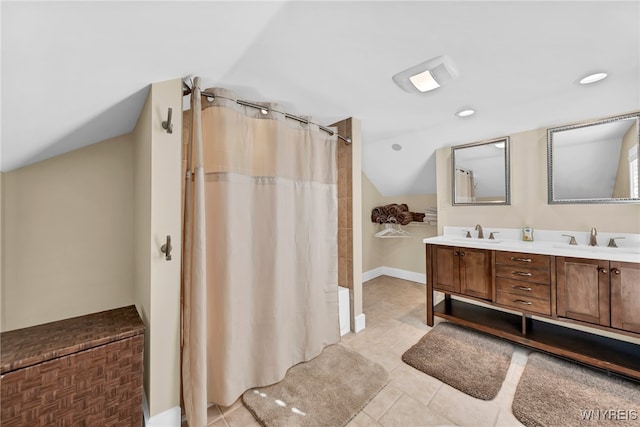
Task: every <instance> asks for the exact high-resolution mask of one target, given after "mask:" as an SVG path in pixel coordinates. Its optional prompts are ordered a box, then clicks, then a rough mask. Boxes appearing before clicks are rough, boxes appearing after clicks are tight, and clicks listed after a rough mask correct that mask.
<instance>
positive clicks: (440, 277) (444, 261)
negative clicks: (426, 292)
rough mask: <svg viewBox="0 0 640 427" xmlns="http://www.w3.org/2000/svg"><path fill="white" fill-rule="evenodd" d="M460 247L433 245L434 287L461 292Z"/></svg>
mask: <svg viewBox="0 0 640 427" xmlns="http://www.w3.org/2000/svg"><path fill="white" fill-rule="evenodd" d="M458 251H459V249H458V248H454V247H452V246H438V245H433V264H434V265H433V287H434V288H436V289H438V290H440V291H449V292H460V275H459V268H460V261H459V260H460V257H459V256H458Z"/></svg>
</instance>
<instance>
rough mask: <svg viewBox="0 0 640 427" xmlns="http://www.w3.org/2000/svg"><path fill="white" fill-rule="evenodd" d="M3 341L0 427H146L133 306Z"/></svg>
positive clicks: (139, 335)
mask: <svg viewBox="0 0 640 427" xmlns="http://www.w3.org/2000/svg"><path fill="white" fill-rule="evenodd" d="M1 340H2V357H1V373H2V377H1V380H0V381H1V385H0V388H1V396H2V408H1V411H0V424H1V425H2V426H3V427H4V426H92V427H93V426H136V427H138V426H140V425H141V423H142V373H143V354H144V324H143V323H142V321H141V320H140V317H139V316H138V312H137V311H136V309H135V307H134V306H129V307H123V308H119V309H115V310H109V311H104V312H100V313H95V314H89V315H86V316H80V317H75V318H72V319H67V320H61V321H58V322H52V323H47V324H44V325H38V326H33V327H30V328H24V329H19V330H15V331H9V332H4V333H2V335H1Z"/></svg>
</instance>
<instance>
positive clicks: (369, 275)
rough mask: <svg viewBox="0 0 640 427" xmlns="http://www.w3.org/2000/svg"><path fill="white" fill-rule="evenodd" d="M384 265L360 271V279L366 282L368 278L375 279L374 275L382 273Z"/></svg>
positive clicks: (377, 275)
mask: <svg viewBox="0 0 640 427" xmlns="http://www.w3.org/2000/svg"><path fill="white" fill-rule="evenodd" d="M385 268H386V267H378V268H374V269H373V270H369V271H365V272H364V273H362V281H363V282H367V281H369V280H372V279H375V278H376V277H379V276H382V275H384V269H385Z"/></svg>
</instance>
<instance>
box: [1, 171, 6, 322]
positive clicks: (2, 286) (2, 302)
mask: <svg viewBox="0 0 640 427" xmlns="http://www.w3.org/2000/svg"><path fill="white" fill-rule="evenodd" d="M3 236H4V172H0V331H3V330H4V329H3V328H2V325H4V324H5V317H4V314H5V310H4V256H3V255H4V239H3Z"/></svg>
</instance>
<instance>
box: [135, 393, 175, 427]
mask: <svg viewBox="0 0 640 427" xmlns="http://www.w3.org/2000/svg"><path fill="white" fill-rule="evenodd" d="M181 412H182V411H181V410H180V407H179V406H174V407H173V408H169V409H167V410H166V411H164V412H160V413H159V414H156V415H154V416H153V417H149V401H148V400H147V394H146V393H145V392H144V388H143V389H142V414H143V415H144V425H145V426H146V427H180V425H181V424H182V417H181Z"/></svg>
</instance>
